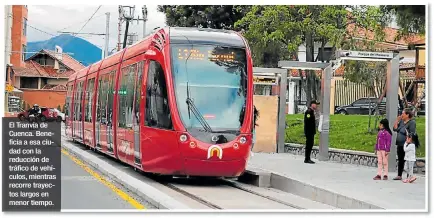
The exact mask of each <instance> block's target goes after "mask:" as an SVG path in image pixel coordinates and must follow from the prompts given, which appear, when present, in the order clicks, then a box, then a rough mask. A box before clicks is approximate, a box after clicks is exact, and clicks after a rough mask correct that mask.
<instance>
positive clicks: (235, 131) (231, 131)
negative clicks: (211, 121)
mask: <svg viewBox="0 0 434 218" xmlns="http://www.w3.org/2000/svg"><path fill="white" fill-rule="evenodd" d="M213 133H232V134H236V135H238V134H240V131H239V130H222V131H213Z"/></svg>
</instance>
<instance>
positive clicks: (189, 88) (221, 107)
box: [171, 45, 247, 132]
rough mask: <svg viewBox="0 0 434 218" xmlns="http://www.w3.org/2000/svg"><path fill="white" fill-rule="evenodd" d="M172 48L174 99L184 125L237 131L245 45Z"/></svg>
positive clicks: (244, 86)
mask: <svg viewBox="0 0 434 218" xmlns="http://www.w3.org/2000/svg"><path fill="white" fill-rule="evenodd" d="M171 49H172V66H173V69H172V72H173V78H174V86H175V94H176V101H177V105H178V109H179V113H180V116H181V119H182V121H183V123H184V125H185V127H186V128H187V129H188V130H190V129H197V128H199V129H204V130H205V131H213V132H219V131H223V132H231V131H234V132H237V131H238V130H239V129H240V127H241V125H242V123H240V115H241V113H242V110H243V107H244V105H245V103H246V95H247V59H246V51H245V49H240V48H228V47H220V46H214V45H193V46H192V45H172V48H171ZM207 127H208V128H207ZM209 127H210V128H209Z"/></svg>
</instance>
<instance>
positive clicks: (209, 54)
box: [178, 49, 235, 62]
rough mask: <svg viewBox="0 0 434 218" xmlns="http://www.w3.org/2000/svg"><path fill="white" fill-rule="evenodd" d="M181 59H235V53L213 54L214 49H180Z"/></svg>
mask: <svg viewBox="0 0 434 218" xmlns="http://www.w3.org/2000/svg"><path fill="white" fill-rule="evenodd" d="M178 59H179V60H186V59H188V60H211V61H227V62H233V61H235V53H234V52H229V53H220V52H219V54H213V50H208V49H206V50H205V49H178Z"/></svg>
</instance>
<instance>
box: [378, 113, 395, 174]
mask: <svg viewBox="0 0 434 218" xmlns="http://www.w3.org/2000/svg"><path fill="white" fill-rule="evenodd" d="M379 129H380V131H378V135H377V144H375V152H376V153H377V160H378V171H377V176H375V177H374V180H380V179H381V174H382V172H383V168H384V176H383V180H387V178H388V177H387V174H388V170H389V168H388V165H389V160H388V156H389V152H390V145H391V144H392V130H390V127H389V121H388V120H387V119H383V120H381V121H380V124H379Z"/></svg>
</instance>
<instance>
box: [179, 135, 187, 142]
mask: <svg viewBox="0 0 434 218" xmlns="http://www.w3.org/2000/svg"><path fill="white" fill-rule="evenodd" d="M187 139H188V138H187V135H184V134H182V135H181V136H179V141H181V142H186V141H187Z"/></svg>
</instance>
